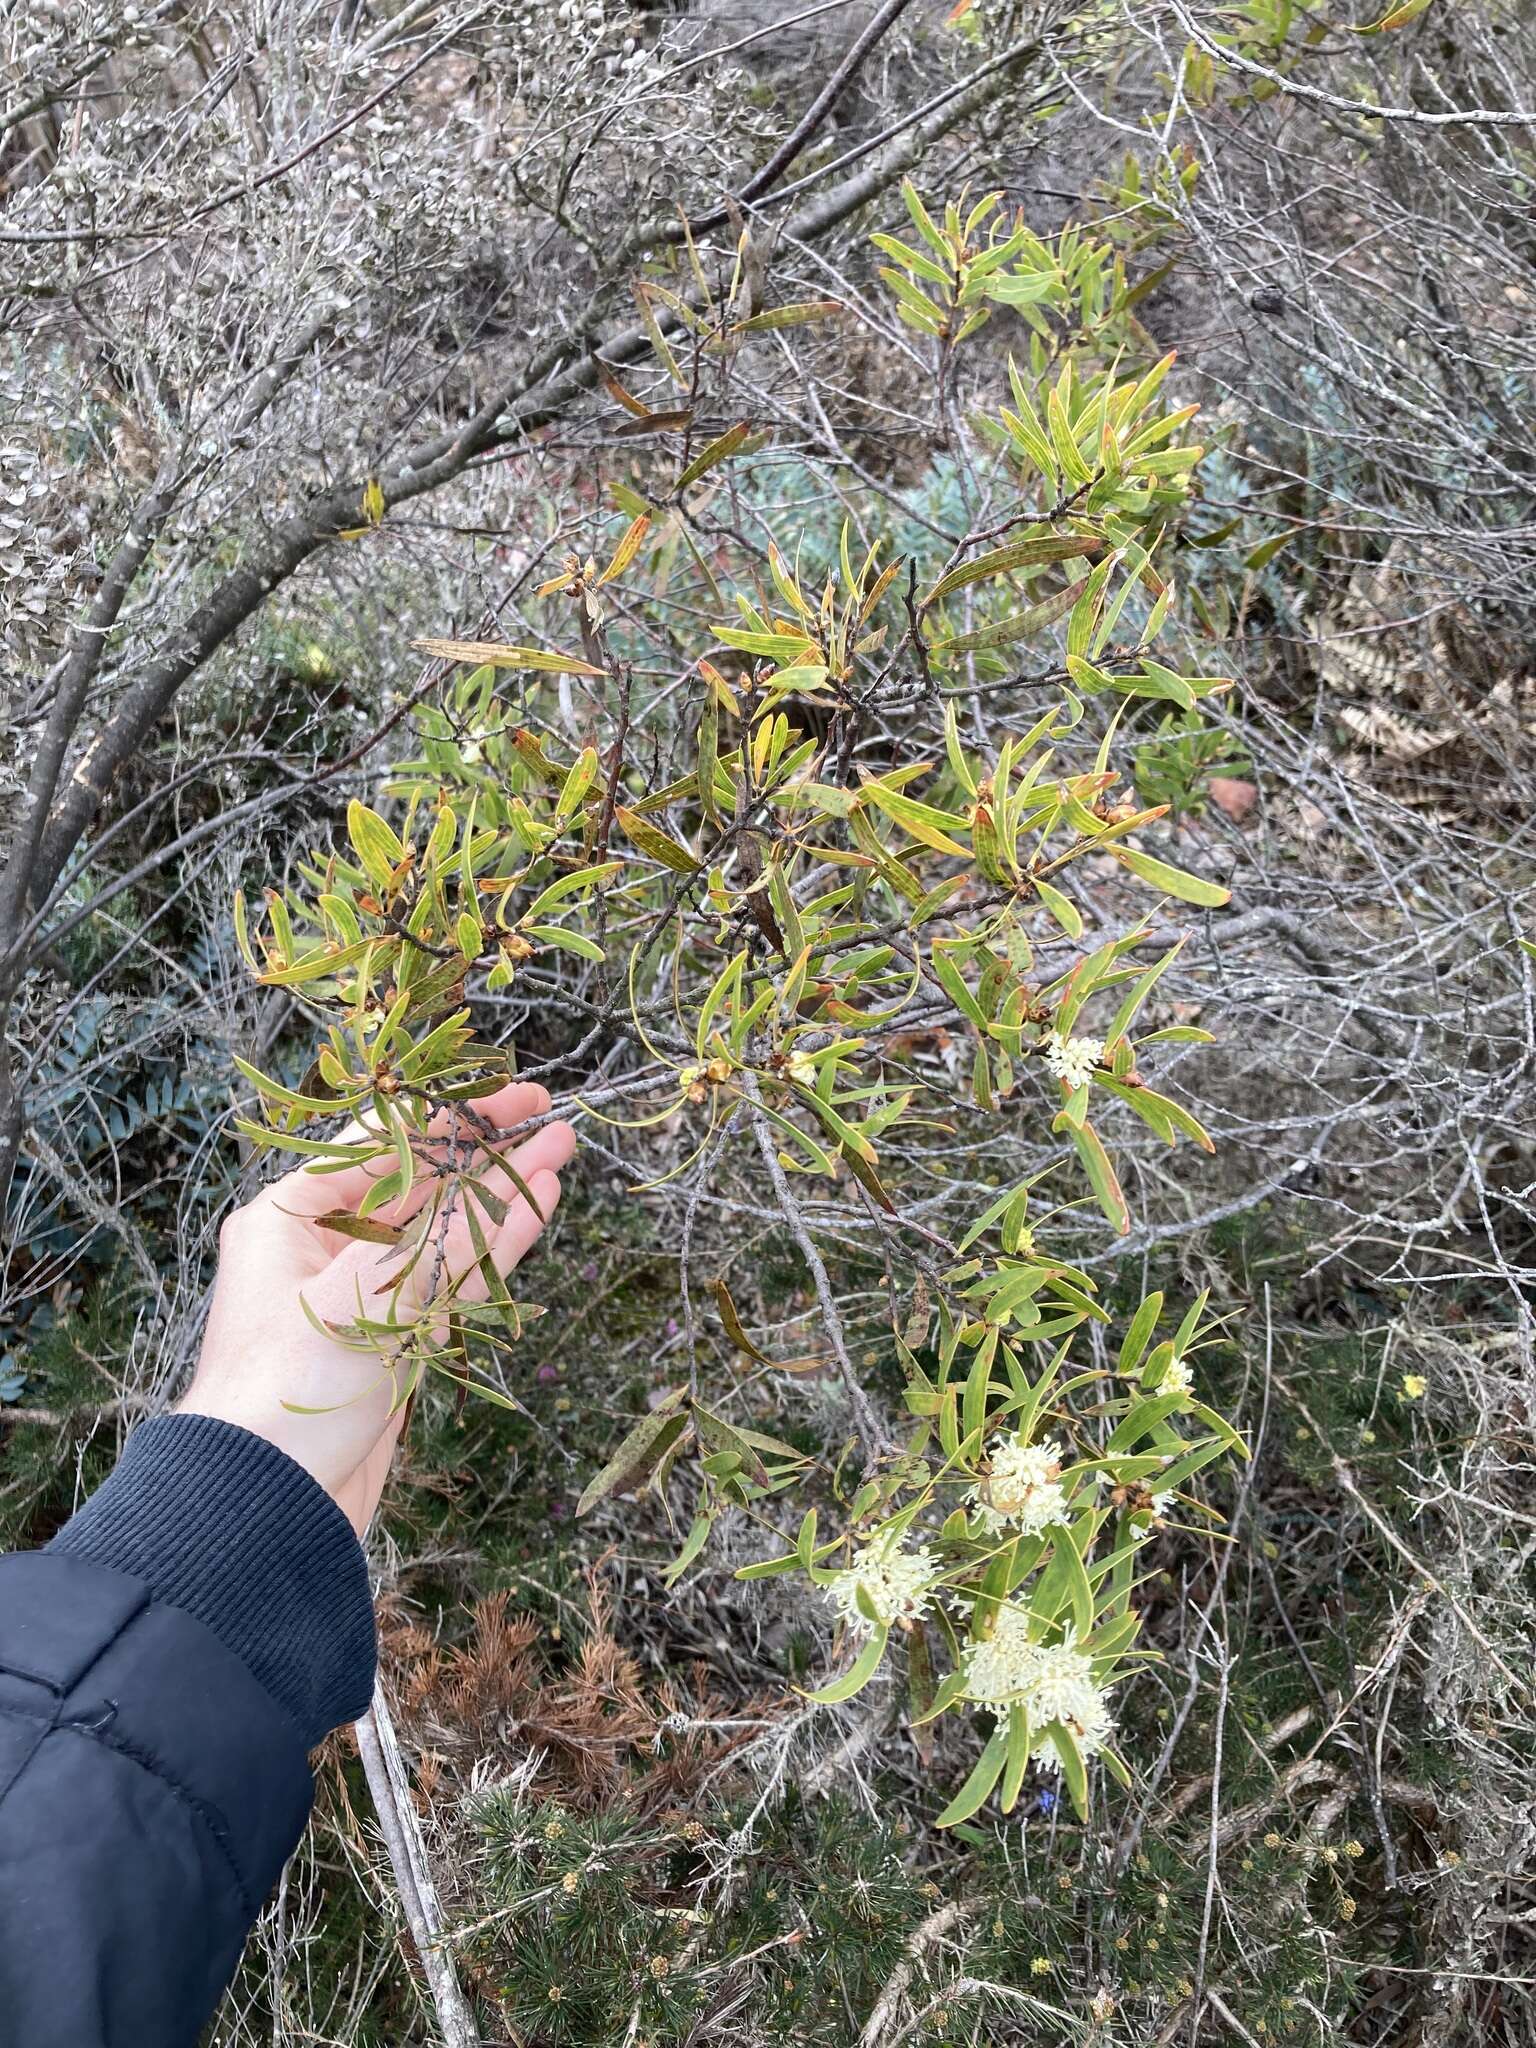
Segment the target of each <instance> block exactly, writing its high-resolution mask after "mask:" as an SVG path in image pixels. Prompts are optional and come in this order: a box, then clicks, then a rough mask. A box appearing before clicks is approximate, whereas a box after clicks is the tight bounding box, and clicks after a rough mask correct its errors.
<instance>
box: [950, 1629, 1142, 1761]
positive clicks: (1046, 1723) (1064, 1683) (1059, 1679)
mask: <svg viewBox="0 0 1536 2048" xmlns="http://www.w3.org/2000/svg"><path fill="white" fill-rule="evenodd" d="M1029 1619H1030V1618H1029V1610H1028V1609H1027V1608H1025V1607H1020V1606H1011V1607H1004V1608H1003V1609H1002V1611H1001V1613H1000V1614H999V1615H998V1617H997V1625H996V1627H995V1628H994V1629H993V1631H992V1634H991V1635H990V1636H989V1637H988V1639H987V1640H986V1642H984V1643H977V1644H976V1646H975V1647H974V1649H973V1650H972V1651H971V1653H970V1658H969V1661H968V1663H967V1665H966V1676H967V1680H968V1687H967V1689H968V1691H969V1693H970V1695H971V1698H972V1699H975V1700H981V1701H983V1702H985V1703H986V1704H988V1705H991V1706H1021V1707H1023V1708H1024V1710H1025V1712H1026V1713H1027V1714H1028V1715H1029V1718H1030V1721H1031V1723H1032V1724H1033V1725H1034V1727H1036V1728H1049V1727H1050V1725H1051V1724H1052V1723H1053V1722H1059V1723H1060V1724H1061V1726H1062V1727H1063V1728H1067V1729H1069V1730H1070V1731H1071V1733H1072V1734H1073V1735H1075V1736H1076V1737H1077V1740H1078V1744H1079V1746H1080V1747H1081V1749H1082V1751H1083V1754H1084V1755H1085V1756H1093V1755H1095V1754H1096V1753H1097V1752H1098V1751H1099V1750H1101V1749H1102V1748H1103V1747H1104V1744H1105V1743H1106V1742H1107V1741H1108V1740H1109V1738H1110V1736H1111V1735H1112V1734H1113V1732H1114V1725H1115V1724H1114V1721H1113V1720H1112V1718H1111V1716H1110V1712H1109V1705H1108V1702H1107V1701H1106V1700H1105V1697H1104V1693H1103V1691H1102V1689H1101V1688H1100V1687H1099V1686H1097V1685H1095V1683H1094V1680H1093V1666H1092V1664H1091V1663H1090V1662H1089V1659H1088V1657H1087V1656H1086V1654H1085V1653H1084V1652H1083V1651H1082V1650H1079V1649H1077V1648H1075V1647H1074V1646H1073V1645H1072V1644H1071V1643H1051V1644H1045V1643H1032V1642H1031V1641H1030V1639H1029ZM1035 1760H1036V1762H1037V1763H1042V1764H1046V1765H1049V1766H1051V1767H1052V1768H1054V1767H1055V1766H1056V1765H1057V1764H1058V1763H1059V1761H1060V1759H1059V1758H1058V1757H1057V1754H1056V1751H1055V1748H1054V1747H1053V1746H1052V1744H1051V1742H1050V1740H1049V1738H1047V1739H1046V1740H1045V1741H1044V1742H1042V1743H1041V1745H1040V1747H1039V1748H1038V1749H1037V1750H1036V1752H1035Z"/></svg>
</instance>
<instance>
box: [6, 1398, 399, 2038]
mask: <svg viewBox="0 0 1536 2048" xmlns="http://www.w3.org/2000/svg"><path fill="white" fill-rule="evenodd" d="M373 1669H374V1629H373V1611H372V1604H371V1601H370V1598H369V1589H368V1574H367V1568H366V1565H365V1563H364V1559H363V1554H362V1551H361V1549H360V1548H359V1546H358V1543H357V1539H356V1538H355V1537H354V1535H353V1533H352V1530H351V1528H350V1526H349V1525H348V1523H347V1521H346V1519H345V1517H344V1516H343V1515H342V1514H341V1513H340V1511H339V1510H338V1509H337V1508H336V1506H335V1505H334V1503H333V1502H332V1501H331V1500H330V1499H329V1498H328V1497H327V1496H326V1494H325V1493H324V1492H323V1491H322V1490H321V1489H320V1487H319V1486H318V1485H317V1484H316V1483H315V1481H314V1480H313V1479H312V1478H311V1477H310V1476H309V1474H308V1473H307V1472H305V1471H304V1470H303V1469H302V1467H300V1466H298V1465H296V1464H295V1463H294V1462H293V1460H292V1459H290V1458H288V1457H287V1456H286V1455H285V1454H284V1453H283V1452H281V1451H279V1450H277V1449H276V1448H275V1447H274V1446H273V1445H271V1444H269V1443H267V1442H266V1441H265V1440H264V1439H263V1438H260V1437H256V1436H252V1435H251V1434H250V1433H249V1432H248V1431H246V1430H243V1429H238V1428H236V1427H235V1426H234V1425H233V1424H230V1423H224V1422H216V1421H213V1420H211V1419H210V1418H208V1417H204V1416H192V1415H176V1416H164V1417H160V1418H158V1419H156V1420H154V1421H152V1422H147V1423H144V1424H142V1425H141V1426H140V1427H139V1428H138V1429H137V1430H136V1431H135V1432H134V1433H133V1435H132V1436H131V1437H130V1439H129V1442H128V1446H127V1449H126V1450H125V1451H124V1454H123V1456H122V1458H121V1460H120V1461H119V1463H118V1465H117V1467H116V1469H115V1470H114V1472H113V1473H112V1475H111V1477H110V1478H109V1479H108V1480H107V1481H106V1482H105V1484H104V1485H103V1486H102V1487H101V1488H100V1489H99V1490H98V1492H97V1493H96V1494H94V1495H93V1496H92V1498H91V1499H90V1500H89V1501H88V1502H87V1503H86V1505H85V1506H84V1508H82V1509H81V1511H80V1512H79V1513H78V1514H77V1515H76V1516H75V1517H74V1519H73V1520H72V1521H70V1522H69V1523H67V1524H66V1525H65V1527H64V1528H63V1529H62V1530H61V1531H60V1533H59V1534H58V1536H56V1537H55V1538H54V1540H53V1542H52V1543H51V1544H49V1546H48V1548H47V1549H46V1550H44V1551H35V1552H26V1553H22V1554H16V1555H11V1556H6V1557H0V2044H3V2048H183V2044H186V2048H191V2044H192V2043H194V2042H195V2041H196V2040H197V2038H198V2035H199V2033H200V2031H201V2029H202V2028H203V2026H204V2024H205V2023H206V2021H207V2019H208V2017H209V2015H210V2013H211V2012H212V2011H213V2009H214V2007H215V2005H216V2004H217V2002H218V1999H219V1997H220V1995H221V1993H222V1992H223V1990H224V1987H225V1986H226V1984H227V1983H228V1982H229V1979H230V1976H231V1974H232V1973H233V1971H234V1969H235V1966H236V1964H237V1963H238V1961H239V1958H240V1952H241V1948H242V1945H243V1944H244V1941H245V1937H246V1935H247V1933H248V1932H249V1930H250V1927H251V1923H252V1922H253V1921H254V1919H255V1918H256V1915H257V1913H258V1912H259V1910H260V1908H261V1904H262V1901H263V1900H264V1898H265V1897H266V1895H267V1893H268V1892H269V1891H270V1889H271V1888H272V1885H273V1883H274V1882H275V1880H276V1878H277V1876H278V1874H279V1872H280V1871H281V1869H282V1866H283V1864H284V1862H285V1860H286V1859H287V1857H288V1855H289V1853H290V1852H291V1850H292V1849H293V1847H294V1845H295V1843H296V1842H297V1841H298V1838H299V1836H300V1834H301V1832H302V1831H303V1828H304V1824H305V1821H306V1819H307V1817H308V1814H309V1808H310V1802H311V1799H312V1797H313V1792H314V1785H313V1780H312V1778H311V1776H310V1770H309V1763H308V1756H307V1752H308V1750H309V1749H310V1748H311V1747H312V1746H313V1745H314V1744H315V1743H316V1742H318V1741H319V1740H320V1738H321V1737H322V1736H323V1735H325V1734H326V1733H327V1732H328V1731H329V1730H330V1729H331V1728H333V1727H336V1726H338V1725H339V1724H340V1723H341V1722H343V1721H348V1720H354V1719H356V1717H357V1716H358V1715H359V1714H360V1713H362V1712H363V1710H364V1709H365V1708H366V1706H367V1704H368V1699H369V1695H370V1692H371V1688H372V1683H373Z"/></svg>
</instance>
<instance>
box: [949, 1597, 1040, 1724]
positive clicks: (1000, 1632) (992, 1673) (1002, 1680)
mask: <svg viewBox="0 0 1536 2048" xmlns="http://www.w3.org/2000/svg"><path fill="white" fill-rule="evenodd" d="M1039 1662H1040V1646H1039V1644H1038V1643H1032V1642H1031V1641H1030V1640H1029V1610H1028V1609H1027V1608H1024V1607H1004V1608H1002V1609H1001V1610H1000V1611H999V1613H998V1617H997V1622H996V1625H995V1626H994V1628H993V1630H992V1633H991V1635H990V1636H988V1638H987V1640H986V1641H985V1642H984V1643H977V1644H975V1645H974V1646H973V1648H972V1650H971V1653H970V1657H969V1659H968V1661H967V1664H966V1678H967V1681H968V1683H967V1690H968V1691H969V1693H970V1695H971V1698H972V1699H975V1700H992V1701H999V1702H1000V1701H1003V1700H1011V1699H1015V1698H1017V1697H1018V1695H1019V1694H1021V1693H1022V1692H1024V1691H1025V1689H1026V1688H1027V1687H1028V1686H1030V1685H1032V1684H1033V1682H1034V1676H1035V1672H1036V1670H1037V1668H1038V1666H1039Z"/></svg>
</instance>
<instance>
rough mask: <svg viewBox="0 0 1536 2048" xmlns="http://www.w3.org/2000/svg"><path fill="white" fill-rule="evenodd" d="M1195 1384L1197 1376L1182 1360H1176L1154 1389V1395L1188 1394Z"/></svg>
mask: <svg viewBox="0 0 1536 2048" xmlns="http://www.w3.org/2000/svg"><path fill="white" fill-rule="evenodd" d="M1194 1383H1195V1376H1194V1374H1193V1373H1192V1372H1191V1371H1190V1369H1189V1367H1188V1366H1187V1365H1186V1364H1185V1363H1184V1361H1183V1359H1182V1358H1175V1359H1174V1360H1173V1361H1172V1363H1171V1364H1170V1365H1169V1367H1168V1370H1167V1371H1166V1372H1165V1373H1164V1374H1163V1376H1162V1378H1161V1379H1160V1380H1159V1381H1158V1383H1157V1385H1156V1386H1155V1387H1154V1388H1153V1389H1152V1391H1153V1393H1154V1394H1187V1393H1188V1392H1189V1390H1190V1388H1191V1387H1192V1386H1193V1385H1194Z"/></svg>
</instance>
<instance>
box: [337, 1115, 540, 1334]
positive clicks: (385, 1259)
mask: <svg viewBox="0 0 1536 2048" xmlns="http://www.w3.org/2000/svg"><path fill="white" fill-rule="evenodd" d="M575 1149H576V1133H575V1132H574V1131H573V1130H572V1129H571V1126H570V1125H569V1124H567V1123H563V1122H562V1123H553V1124H546V1125H545V1126H544V1128H543V1129H542V1130H540V1131H536V1132H535V1133H534V1135H533V1136H532V1137H531V1138H527V1139H525V1140H524V1141H523V1143H522V1144H521V1145H518V1146H516V1147H515V1148H514V1149H513V1150H511V1151H510V1152H509V1153H508V1154H507V1165H510V1166H511V1167H512V1168H513V1169H515V1171H516V1174H517V1179H518V1180H520V1181H521V1182H522V1183H523V1185H524V1187H526V1188H527V1190H528V1193H529V1194H531V1195H532V1196H533V1201H534V1206H533V1207H530V1206H529V1203H528V1200H527V1198H526V1197H525V1196H524V1195H523V1194H522V1193H521V1191H520V1190H519V1188H518V1185H517V1181H516V1180H514V1179H513V1178H512V1174H511V1173H510V1172H508V1171H507V1168H506V1166H504V1165H502V1164H499V1163H491V1164H488V1165H487V1166H486V1167H485V1170H484V1171H483V1173H482V1174H481V1176H480V1177H481V1178H482V1179H483V1180H484V1182H485V1183H486V1185H487V1187H488V1188H489V1189H490V1190H491V1192H492V1193H493V1194H495V1195H498V1196H500V1198H501V1199H502V1200H503V1201H505V1202H506V1203H507V1205H508V1207H507V1213H506V1215H505V1217H504V1218H503V1219H502V1221H501V1222H500V1223H493V1222H492V1220H491V1216H490V1214H489V1212H488V1211H487V1210H485V1209H483V1208H482V1207H481V1206H480V1205H479V1203H478V1202H476V1203H475V1220H476V1223H477V1225H478V1226H479V1231H480V1236H481V1239H482V1241H483V1242H484V1244H485V1247H486V1249H487V1251H488V1252H489V1253H490V1255H491V1259H492V1262H493V1263H494V1265H495V1267H496V1270H497V1272H498V1273H500V1274H502V1275H505V1274H507V1273H508V1272H510V1271H511V1269H512V1267H513V1266H514V1265H516V1263H517V1261H518V1260H519V1259H520V1258H522V1257H524V1256H525V1255H526V1253H527V1252H528V1251H529V1250H530V1249H531V1248H532V1246H533V1244H534V1243H535V1242H536V1241H537V1239H538V1236H539V1233H540V1232H541V1231H542V1230H543V1228H544V1225H545V1222H546V1221H547V1220H548V1217H549V1216H550V1215H551V1214H553V1210H554V1204H555V1203H556V1202H557V1201H558V1200H559V1198H560V1181H559V1176H558V1169H559V1168H560V1167H562V1166H564V1165H565V1164H566V1162H567V1161H568V1160H569V1159H570V1157H571V1155H572V1153H573V1152H574V1151H575ZM473 1201H474V1195H473V1193H472V1192H471V1191H469V1190H461V1191H460V1193H459V1195H458V1197H457V1199H456V1202H455V1206H454V1210H453V1214H452V1216H451V1218H450V1219H449V1221H448V1223H447V1227H446V1232H445V1233H442V1234H441V1237H440V1233H441V1232H442V1226H441V1225H440V1224H438V1223H435V1222H434V1223H433V1225H432V1226H431V1228H430V1231H429V1242H428V1243H427V1244H426V1245H425V1246H424V1247H423V1248H422V1250H421V1253H420V1256H419V1257H418V1258H417V1259H416V1262H415V1264H414V1265H413V1266H412V1268H411V1270H410V1272H409V1273H408V1274H407V1275H406V1278H405V1280H404V1282H403V1283H402V1284H401V1285H400V1287H399V1290H398V1294H397V1296H396V1299H397V1302H398V1307H397V1309H396V1314H397V1315H398V1316H399V1318H400V1319H401V1320H402V1321H410V1320H412V1319H413V1318H414V1317H416V1316H418V1315H419V1314H420V1313H421V1311H422V1309H423V1308H424V1307H425V1306H426V1304H427V1302H428V1301H429V1300H430V1299H431V1298H432V1294H433V1293H434V1292H435V1293H437V1294H439V1295H441V1294H443V1293H445V1292H446V1291H447V1289H448V1288H449V1286H451V1285H453V1284H454V1283H456V1282H459V1281H462V1280H464V1279H465V1276H466V1275H468V1276H469V1278H468V1281H467V1282H466V1284H465V1287H464V1292H465V1294H466V1296H467V1298H468V1299H469V1300H472V1301H483V1300H484V1299H485V1298H486V1289H485V1284H484V1281H483V1278H482V1277H481V1275H480V1274H479V1271H478V1266H477V1254H476V1251H475V1243H474V1238H473V1236H472V1235H471V1233H470V1228H469V1223H468V1221H467V1219H466V1215H465V1204H466V1203H467V1202H473ZM439 1241H440V1242H441V1246H442V1250H441V1257H439V1250H438V1244H439ZM401 1263H402V1255H401V1254H400V1253H398V1252H396V1251H395V1250H394V1249H392V1248H391V1249H389V1250H385V1251H381V1250H380V1248H379V1247H378V1246H377V1245H371V1244H366V1243H358V1242H356V1241H351V1240H349V1241H347V1242H345V1243H344V1244H343V1247H342V1249H341V1250H340V1251H339V1252H338V1253H337V1254H336V1256H335V1257H334V1258H333V1259H332V1260H331V1262H330V1265H329V1267H328V1268H327V1270H326V1273H325V1275H324V1276H323V1277H324V1280H325V1282H326V1286H325V1294H326V1298H327V1300H330V1299H332V1298H334V1296H335V1294H338V1293H340V1294H344V1295H345V1297H346V1300H347V1302H348V1304H349V1313H351V1314H355V1313H356V1303H357V1292H358V1289H359V1287H360V1288H361V1290H362V1298H363V1302H364V1305H365V1309H366V1312H367V1313H368V1314H369V1315H371V1316H376V1317H378V1318H380V1319H382V1318H384V1317H386V1316H387V1315H388V1313H389V1301H390V1290H391V1286H392V1283H393V1282H394V1281H395V1279H396V1277H397V1275H398V1274H399V1272H400V1269H401ZM434 1278H435V1279H436V1283H437V1284H436V1287H435V1289H434V1286H433V1282H434ZM327 1312H332V1311H327Z"/></svg>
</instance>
